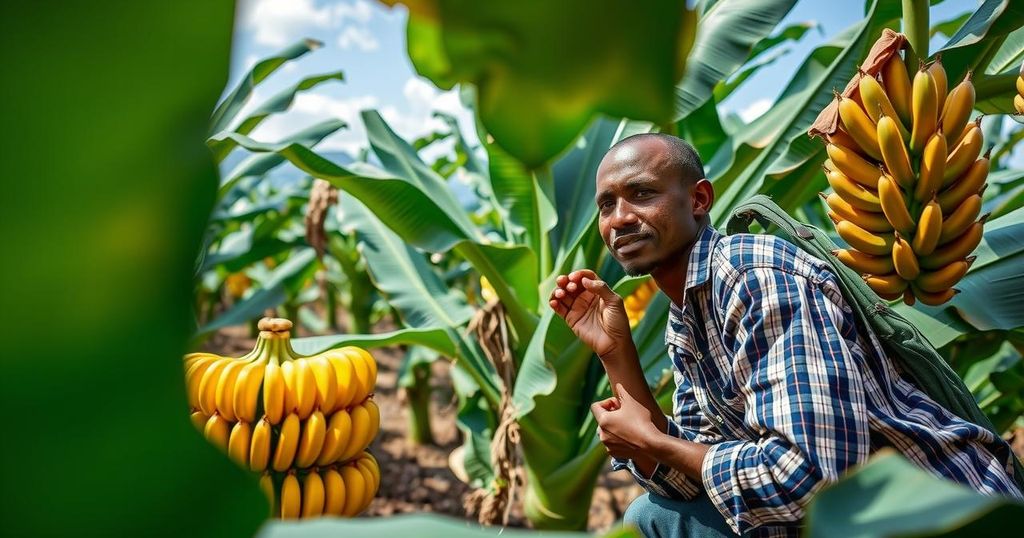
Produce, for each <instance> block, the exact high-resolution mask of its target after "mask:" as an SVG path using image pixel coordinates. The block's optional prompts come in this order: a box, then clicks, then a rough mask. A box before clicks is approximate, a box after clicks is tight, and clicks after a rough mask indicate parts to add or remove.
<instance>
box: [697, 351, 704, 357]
mask: <svg viewBox="0 0 1024 538" xmlns="http://www.w3.org/2000/svg"><path fill="white" fill-rule="evenodd" d="M697 358H698V359H703V358H704V354H703V353H701V352H700V351H698V352H697Z"/></svg>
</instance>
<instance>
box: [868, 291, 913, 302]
mask: <svg viewBox="0 0 1024 538" xmlns="http://www.w3.org/2000/svg"><path fill="white" fill-rule="evenodd" d="M908 289H909V288H908ZM875 293H876V294H877V295H878V296H879V297H881V298H883V299H885V300H886V301H895V300H897V299H903V300H904V301H906V296H907V290H903V291H901V292H898V293H883V292H880V291H878V290H875Z"/></svg>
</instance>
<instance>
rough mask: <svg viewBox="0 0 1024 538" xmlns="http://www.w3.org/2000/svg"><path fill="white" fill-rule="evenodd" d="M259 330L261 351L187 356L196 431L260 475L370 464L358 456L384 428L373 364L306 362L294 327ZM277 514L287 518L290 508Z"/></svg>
mask: <svg viewBox="0 0 1024 538" xmlns="http://www.w3.org/2000/svg"><path fill="white" fill-rule="evenodd" d="M258 326H259V329H260V335H259V339H258V340H257V341H256V347H255V348H254V349H253V350H252V351H251V352H249V353H248V354H247V355H245V356H244V357H239V358H233V357H221V356H219V355H214V354H212V353H191V354H189V355H186V356H185V386H186V389H187V391H188V402H189V406H190V407H191V409H192V422H193V424H194V425H195V426H196V428H198V429H199V430H200V431H202V432H203V435H205V436H206V438H207V439H208V440H209V441H210V442H211V443H213V444H214V445H216V446H217V447H219V448H220V449H221V450H223V451H225V452H226V453H227V454H228V455H229V456H230V457H231V459H233V460H234V461H235V462H237V463H238V464H239V465H241V466H243V467H247V468H249V469H251V470H253V471H255V472H266V473H270V472H271V471H273V472H277V473H284V472H290V473H292V472H293V471H294V470H295V469H306V468H310V467H313V466H314V465H315V466H318V467H324V466H330V465H332V464H336V463H339V462H347V461H350V460H352V459H353V458H357V457H360V458H365V456H360V453H361V452H362V451H363V450H365V449H366V448H367V447H368V446H369V445H370V442H371V441H373V438H374V437H375V436H376V435H377V431H378V429H379V427H380V412H379V410H378V408H377V404H376V403H375V402H374V401H373V398H372V394H371V393H372V392H373V387H374V386H375V385H376V380H377V363H376V362H375V361H374V360H373V357H372V356H371V355H370V354H369V353H367V352H366V351H364V350H362V349H359V348H355V347H344V348H340V349H332V350H328V351H325V352H323V353H320V354H318V355H312V356H308V357H307V356H301V355H298V354H296V353H295V351H293V350H292V348H291V343H290V337H289V336H290V335H289V332H290V330H291V328H292V323H291V322H290V321H288V320H286V319H275V318H264V319H262V320H260V321H259V325H258ZM282 483H287V481H285V482H282ZM279 498H280V499H282V500H283V499H285V498H286V496H284V495H282V496H279ZM361 509H362V508H360V510H361ZM276 513H279V514H280V515H282V517H283V516H284V515H285V513H286V511H285V506H283V505H282V506H280V507H279V510H277V511H276ZM288 513H290V512H288Z"/></svg>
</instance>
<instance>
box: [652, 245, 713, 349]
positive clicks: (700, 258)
mask: <svg viewBox="0 0 1024 538" xmlns="http://www.w3.org/2000/svg"><path fill="white" fill-rule="evenodd" d="M720 237H721V234H720V233H718V231H717V230H715V228H714V227H713V226H711V225H706V226H704V228H703V229H701V231H700V232H698V233H697V240H696V241H695V242H694V243H693V248H692V249H690V257H689V258H688V259H687V262H686V282H685V283H684V284H683V298H684V299H683V301H684V304H683V306H676V304H675V303H674V302H672V301H669V303H668V304H669V309H668V317H669V330H668V331H666V333H665V341H666V342H668V343H675V344H677V345H679V341H678V340H679V336H678V333H679V332H680V331H681V330H682V328H683V308H684V307H685V301H686V299H685V298H686V295H687V292H688V291H689V290H691V289H693V288H695V287H697V286H700V285H702V284H704V283H705V282H707V281H708V278H710V276H711V269H710V265H711V249H712V248H714V246H715V243H717V242H718V239H719V238H720Z"/></svg>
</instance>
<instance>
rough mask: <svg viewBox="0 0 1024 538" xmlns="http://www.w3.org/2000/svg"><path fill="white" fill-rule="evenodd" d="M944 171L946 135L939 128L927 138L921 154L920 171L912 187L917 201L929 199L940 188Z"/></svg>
mask: <svg viewBox="0 0 1024 538" xmlns="http://www.w3.org/2000/svg"><path fill="white" fill-rule="evenodd" d="M945 173H946V137H945V136H943V135H942V129H941V128H939V130H938V131H936V132H935V134H934V135H932V137H931V138H930V139H929V140H928V144H927V145H925V147H924V154H923V155H921V172H920V174H919V175H918V178H917V186H915V187H914V198H916V199H917V201H918V202H924V201H925V200H930V199H931V198H932V197H933V196H934V195H935V193H936V192H938V190H939V189H940V188H942V175H943V174H945Z"/></svg>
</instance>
